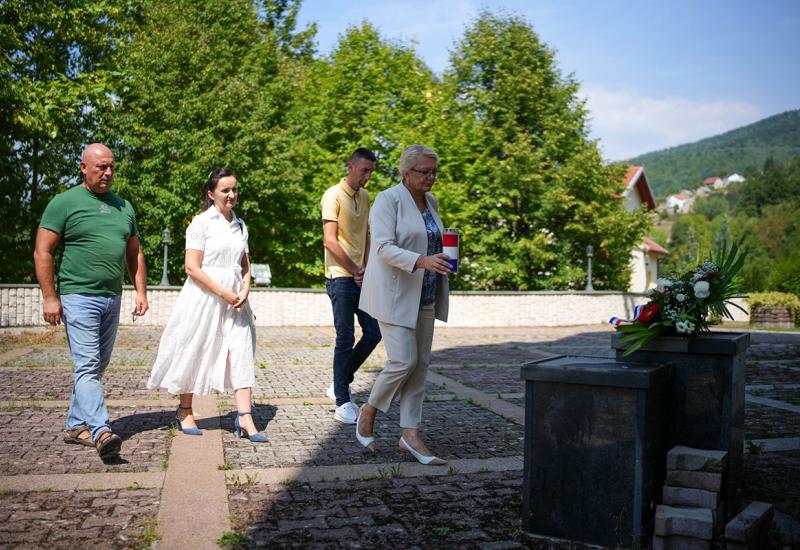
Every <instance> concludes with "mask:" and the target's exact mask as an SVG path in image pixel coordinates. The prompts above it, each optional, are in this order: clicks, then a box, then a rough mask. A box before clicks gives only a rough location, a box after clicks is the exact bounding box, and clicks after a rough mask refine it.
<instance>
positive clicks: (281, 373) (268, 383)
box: [253, 365, 452, 402]
mask: <svg viewBox="0 0 800 550" xmlns="http://www.w3.org/2000/svg"><path fill="white" fill-rule="evenodd" d="M379 372H380V369H379V368H374V367H370V366H368V365H365V366H362V367H361V368H360V369H359V370H358V371H357V372H356V376H355V380H354V381H353V383H352V384H351V389H350V391H351V397H353V398H355V399H357V400H359V401H361V402H364V401H366V400H367V398H368V397H369V392H370V390H371V389H372V384H373V383H374V382H375V378H376V377H377V376H378V373H379ZM332 382H333V372H332V369H331V368H330V367H326V368H320V367H312V366H308V365H298V366H284V367H272V368H256V386H255V388H253V395H254V396H255V398H256V399H276V398H285V397H323V396H325V392H326V391H327V390H328V388H329V387H330V385H331V383H332ZM425 392H426V395H438V394H448V395H452V392H449V391H447V390H446V389H445V388H442V387H441V386H440V385H438V384H432V383H430V382H429V383H428V384H426V389H425Z"/></svg>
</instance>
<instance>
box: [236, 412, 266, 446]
mask: <svg viewBox="0 0 800 550" xmlns="http://www.w3.org/2000/svg"><path fill="white" fill-rule="evenodd" d="M240 416H253V413H238V416H237V417H236V420H234V421H233V425H234V427H235V428H236V437H246V438H247V439H249V440H250V441H252V442H253V443H266V442H267V441H269V438H268V437H267V436H266V435H264V434H252V435H251V434H249V433H247V430H245V429H244V428H242V426H241V425H240V424H239V417H240Z"/></svg>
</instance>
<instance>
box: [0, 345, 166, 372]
mask: <svg viewBox="0 0 800 550" xmlns="http://www.w3.org/2000/svg"><path fill="white" fill-rule="evenodd" d="M157 351H158V350H157V349H150V350H144V349H134V348H123V347H117V346H115V347H114V351H113V353H112V354H111V362H110V363H109V366H108V368H109V369H110V370H112V369H115V368H119V367H121V366H124V367H135V368H140V369H146V370H147V371H149V370H150V368H151V367H152V366H153V363H155V360H156V353H157ZM8 367H16V368H37V369H38V368H62V369H71V368H72V357H71V356H70V354H69V350H68V349H67V347H66V345H65V346H64V347H58V348H41V349H34V350H33V351H31V352H29V353H26V354H25V355H22V356H20V357H15V358H13V359H10V360H8V361H6V362H5V363H3V364H2V368H8Z"/></svg>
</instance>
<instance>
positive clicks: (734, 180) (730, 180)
mask: <svg viewBox="0 0 800 550" xmlns="http://www.w3.org/2000/svg"><path fill="white" fill-rule="evenodd" d="M744 180H745V178H744V176H740V175H739V174H731V175H730V176H728V177H727V178H725V179H724V180H722V182H723V183H724V184H725V187H727V186H729V185H730V184H732V183H742V182H743V181H744Z"/></svg>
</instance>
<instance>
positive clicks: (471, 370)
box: [433, 365, 525, 393]
mask: <svg viewBox="0 0 800 550" xmlns="http://www.w3.org/2000/svg"><path fill="white" fill-rule="evenodd" d="M433 370H434V371H435V372H437V373H439V374H441V375H443V376H446V377H448V378H452V379H453V380H456V381H458V382H460V383H462V384H464V385H465V386H467V387H468V388H475V389H477V390H480V391H482V392H486V393H498V392H500V393H520V392H524V391H525V382H524V381H523V380H521V379H520V366H519V365H474V366H468V367H464V366H449V367H448V366H445V367H434V368H433Z"/></svg>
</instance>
